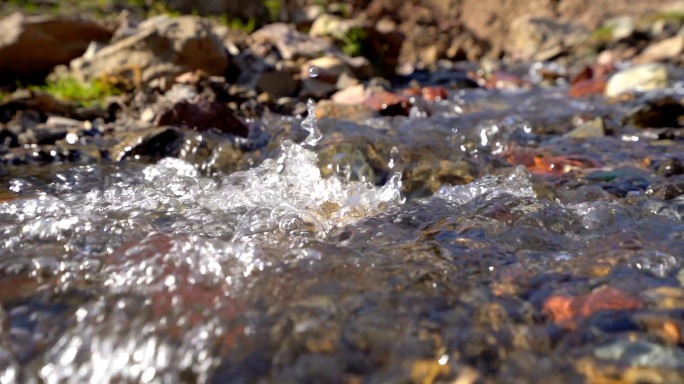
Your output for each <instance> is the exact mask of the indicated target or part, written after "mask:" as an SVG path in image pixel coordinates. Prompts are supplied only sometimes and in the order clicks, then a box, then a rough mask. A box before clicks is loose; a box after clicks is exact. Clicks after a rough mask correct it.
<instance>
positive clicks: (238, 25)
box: [219, 14, 256, 34]
mask: <svg viewBox="0 0 684 384" xmlns="http://www.w3.org/2000/svg"><path fill="white" fill-rule="evenodd" d="M219 21H220V22H221V24H223V25H225V26H226V27H228V28H230V29H232V30H235V31H243V32H246V33H247V34H250V33H252V32H254V30H255V29H256V19H254V18H253V17H250V18H249V19H247V21H244V20H242V19H240V18H238V17H235V18H228V15H226V14H223V15H221V17H220V19H219Z"/></svg>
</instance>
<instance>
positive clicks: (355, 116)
mask: <svg viewBox="0 0 684 384" xmlns="http://www.w3.org/2000/svg"><path fill="white" fill-rule="evenodd" d="M374 115H375V113H374V112H373V110H372V109H370V108H368V107H366V106H365V105H361V104H347V103H339V102H335V101H333V100H321V101H319V102H318V103H317V104H316V117H318V118H323V117H327V118H330V119H339V120H350V121H356V122H359V121H362V120H365V119H368V118H370V117H373V116H374Z"/></svg>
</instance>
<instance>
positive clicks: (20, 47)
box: [0, 13, 112, 80]
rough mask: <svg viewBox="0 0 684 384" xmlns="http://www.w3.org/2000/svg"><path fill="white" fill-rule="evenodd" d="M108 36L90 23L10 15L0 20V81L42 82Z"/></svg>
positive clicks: (107, 30)
mask: <svg viewBox="0 0 684 384" xmlns="http://www.w3.org/2000/svg"><path fill="white" fill-rule="evenodd" d="M111 35H112V31H110V30H109V29H108V28H106V27H104V26H102V25H100V24H98V23H96V22H93V21H88V20H79V19H74V18H68V17H59V16H25V15H22V14H21V13H15V14H12V15H10V16H8V17H6V18H5V19H2V20H0V78H6V79H12V80H16V79H17V78H20V79H21V78H27V79H38V78H42V77H44V76H45V75H47V74H48V73H50V71H51V70H52V69H53V68H54V67H55V66H57V65H59V64H67V63H69V61H70V60H72V59H74V58H76V57H78V56H80V55H81V54H83V52H85V50H86V48H88V45H89V44H90V42H91V41H98V42H105V41H108V40H109V38H110V37H111Z"/></svg>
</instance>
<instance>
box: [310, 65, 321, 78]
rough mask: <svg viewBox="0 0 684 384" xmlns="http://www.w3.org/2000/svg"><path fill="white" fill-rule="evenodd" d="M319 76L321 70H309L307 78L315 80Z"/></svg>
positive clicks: (312, 68)
mask: <svg viewBox="0 0 684 384" xmlns="http://www.w3.org/2000/svg"><path fill="white" fill-rule="evenodd" d="M320 74H321V70H320V69H319V68H318V67H310V68H309V77H311V78H316V77H318V76H319V75H320Z"/></svg>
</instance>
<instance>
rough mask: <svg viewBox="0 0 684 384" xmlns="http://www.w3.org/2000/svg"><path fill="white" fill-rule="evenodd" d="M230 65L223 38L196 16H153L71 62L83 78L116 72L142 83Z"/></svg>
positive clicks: (215, 71) (220, 71)
mask: <svg viewBox="0 0 684 384" xmlns="http://www.w3.org/2000/svg"><path fill="white" fill-rule="evenodd" d="M227 68H228V54H227V52H226V50H225V48H224V47H223V44H222V42H221V41H220V39H219V38H218V37H217V36H216V35H215V34H214V33H213V31H212V29H211V26H210V25H209V23H208V22H206V21H204V20H202V19H200V18H198V17H193V16H183V17H178V18H166V17H160V18H157V19H149V20H147V21H146V22H145V23H143V24H141V26H140V29H139V31H138V32H137V33H136V34H134V35H132V36H129V37H127V38H124V39H122V40H119V41H117V42H116V43H114V44H112V45H109V46H107V47H104V48H102V49H101V50H99V51H97V52H95V53H93V54H89V55H84V56H83V57H80V58H78V59H75V60H73V61H72V62H71V69H72V71H73V72H74V74H75V75H76V76H77V77H78V78H79V79H81V80H83V79H90V78H98V77H101V76H115V77H123V78H129V79H131V80H132V81H133V83H136V84H135V85H138V86H140V85H143V84H149V83H150V82H151V81H152V80H157V79H165V80H168V81H172V80H173V79H174V78H175V77H176V76H178V75H180V74H182V73H185V72H188V71H195V70H201V71H204V72H205V73H207V74H208V75H222V74H223V73H224V72H225V71H226V69H227Z"/></svg>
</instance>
